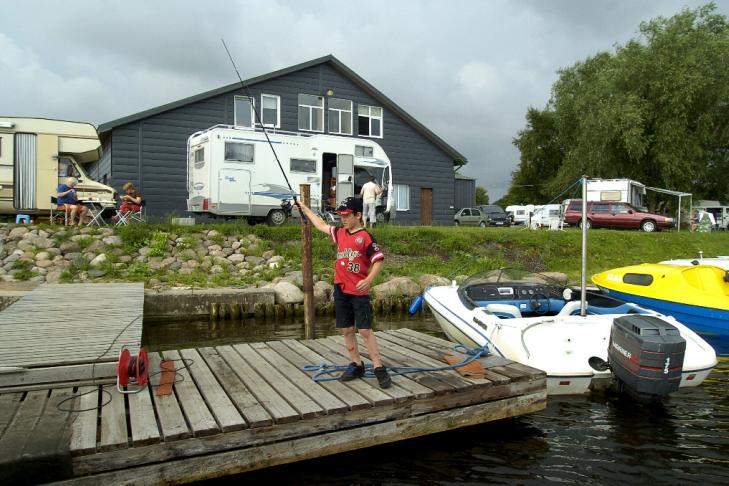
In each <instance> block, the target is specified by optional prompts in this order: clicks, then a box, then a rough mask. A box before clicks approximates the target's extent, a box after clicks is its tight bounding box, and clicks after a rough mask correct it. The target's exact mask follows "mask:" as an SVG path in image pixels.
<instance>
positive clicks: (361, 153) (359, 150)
mask: <svg viewBox="0 0 729 486" xmlns="http://www.w3.org/2000/svg"><path fill="white" fill-rule="evenodd" d="M354 156H355V157H374V151H373V150H372V147H368V146H366V145H355V146H354Z"/></svg>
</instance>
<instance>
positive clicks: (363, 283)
mask: <svg viewBox="0 0 729 486" xmlns="http://www.w3.org/2000/svg"><path fill="white" fill-rule="evenodd" d="M371 283H372V282H371V281H370V279H369V278H363V279H362V280H360V281H359V282H357V290H359V291H360V292H364V291H365V290H368V289H369V288H370V284H371Z"/></svg>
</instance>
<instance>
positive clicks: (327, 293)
mask: <svg viewBox="0 0 729 486" xmlns="http://www.w3.org/2000/svg"><path fill="white" fill-rule="evenodd" d="M333 292H334V286H333V285H332V284H330V283H329V282H324V281H320V282H317V283H315V284H314V302H315V303H316V304H328V303H329V302H331V301H332V294H333Z"/></svg>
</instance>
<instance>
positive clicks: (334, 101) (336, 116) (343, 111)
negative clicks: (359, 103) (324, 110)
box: [328, 98, 352, 135]
mask: <svg viewBox="0 0 729 486" xmlns="http://www.w3.org/2000/svg"><path fill="white" fill-rule="evenodd" d="M328 103H329V133H339V134H342V135H352V102H351V101H350V100H343V99H340V98H329V101H328Z"/></svg>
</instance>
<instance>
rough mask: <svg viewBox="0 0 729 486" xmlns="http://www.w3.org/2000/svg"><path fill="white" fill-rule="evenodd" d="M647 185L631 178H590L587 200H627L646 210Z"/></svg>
mask: <svg viewBox="0 0 729 486" xmlns="http://www.w3.org/2000/svg"><path fill="white" fill-rule="evenodd" d="M645 193H646V187H645V184H641V183H640V182H638V181H634V180H631V179H588V180H587V200H588V201H609V202H626V203H628V204H631V205H632V206H634V207H635V208H637V209H640V210H641V211H646V210H647V209H646V201H645Z"/></svg>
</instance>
